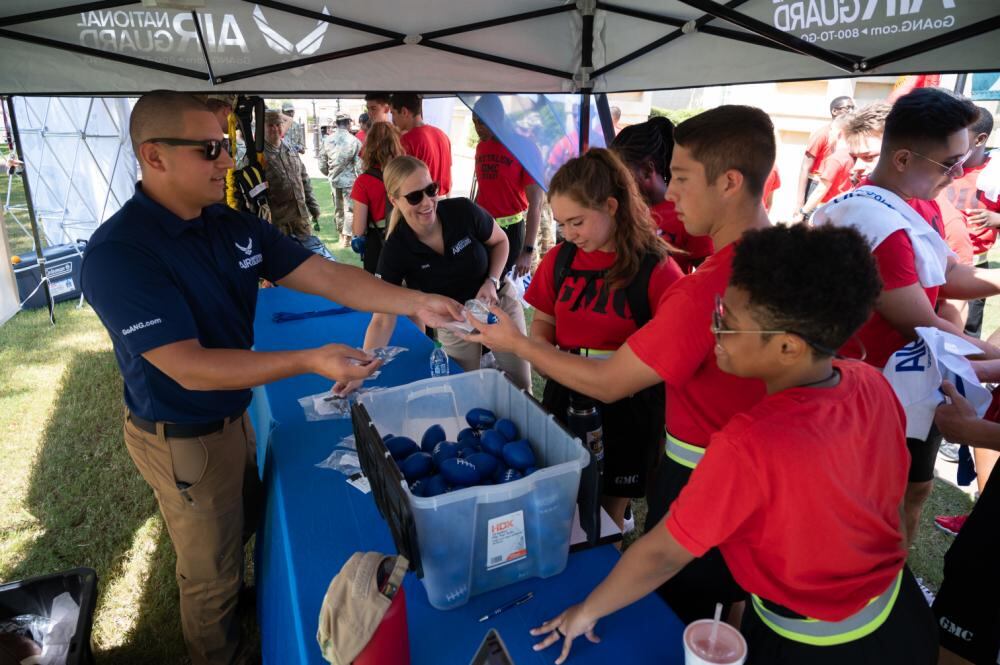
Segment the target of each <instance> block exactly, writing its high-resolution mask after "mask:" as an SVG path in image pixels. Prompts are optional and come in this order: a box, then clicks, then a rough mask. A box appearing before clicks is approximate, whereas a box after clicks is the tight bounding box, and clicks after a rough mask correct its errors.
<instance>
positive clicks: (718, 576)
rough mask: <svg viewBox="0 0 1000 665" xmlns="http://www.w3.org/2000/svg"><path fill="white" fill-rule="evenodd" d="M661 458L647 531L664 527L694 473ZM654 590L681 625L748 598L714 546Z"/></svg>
mask: <svg viewBox="0 0 1000 665" xmlns="http://www.w3.org/2000/svg"><path fill="white" fill-rule="evenodd" d="M660 455H661V459H660V464H659V466H657V468H656V476H655V478H654V480H653V483H652V487H651V488H650V491H649V496H648V497H647V501H646V503H647V506H648V511H647V513H646V531H651V530H653V529H665V528H666V527H665V526H664V525H663V524H662V520H663V517H664V516H665V515H666V514H667V510H668V509H669V508H670V504H672V503H673V502H674V499H676V498H677V496H678V495H679V494H680V493H681V490H682V489H683V488H684V486H685V485H687V482H688V479H690V478H691V472H692V471H693V469H689V468H687V467H686V466H682V465H680V464H678V463H677V462H675V461H673V460H671V459H670V458H669V457H667V456H666V455H665V454H663V453H660ZM656 591H657V593H658V594H660V597H662V598H663V600H665V601H666V602H667V604H668V605H670V609H672V610H673V611H674V613H675V614H676V615H677V616H678V617H679V618H680V620H681V621H683V622H684V623H691V622H692V621H695V620H697V619H710V618H711V617H712V616H713V615H714V614H715V604H716V603H722V604H723V605H726V606H729V605H732V604H733V603H736V602H739V601H741V600H746V599H747V594H746V592H745V591H743V589H741V588H740V585H739V584H737V583H736V580H734V579H733V576H732V574H731V573H730V572H729V567H728V566H727V565H726V562H725V560H724V559H723V558H722V553H721V552H719V549H718V548H716V547H713V548H712V549H710V550H709V551H707V552H705V554H704V555H703V556H701V557H699V558H697V559H694V560H693V561H691V563H689V564H688V565H686V566H684V568H683V569H682V570H681V571H680V572H679V573H677V574H676V575H674V576H673V577H672V578H671V579H670V581H669V582H667V583H666V584H664V585H663V586H661V587H660V588H659V589H657V590H656Z"/></svg>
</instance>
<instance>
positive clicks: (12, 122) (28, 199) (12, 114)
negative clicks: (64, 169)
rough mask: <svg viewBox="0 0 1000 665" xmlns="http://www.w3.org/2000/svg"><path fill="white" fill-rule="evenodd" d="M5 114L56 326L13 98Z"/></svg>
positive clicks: (52, 322)
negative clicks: (19, 165)
mask: <svg viewBox="0 0 1000 665" xmlns="http://www.w3.org/2000/svg"><path fill="white" fill-rule="evenodd" d="M7 112H8V114H9V115H10V130H11V134H13V138H14V149H15V150H17V155H18V157H19V158H20V159H21V162H22V166H21V184H22V185H23V186H24V200H25V203H26V204H27V208H28V220H29V221H30V222H31V237H32V240H34V242H35V256H36V257H38V278H39V279H40V280H41V282H42V286H43V288H44V289H45V300H46V302H48V304H49V322H50V323H51V324H52V325H55V324H56V305H55V300H54V299H53V298H52V289H51V288H50V287H49V277H48V272H47V270H46V267H45V252H44V251H43V250H42V238H41V236H40V235H39V233H38V220H37V219H36V218H35V204H34V203H33V202H32V200H31V186H30V185H29V183H28V163H27V162H26V161H25V160H24V151H23V150H22V149H21V133H20V132H19V131H18V128H17V113H16V112H15V111H14V97H13V96H9V97H7Z"/></svg>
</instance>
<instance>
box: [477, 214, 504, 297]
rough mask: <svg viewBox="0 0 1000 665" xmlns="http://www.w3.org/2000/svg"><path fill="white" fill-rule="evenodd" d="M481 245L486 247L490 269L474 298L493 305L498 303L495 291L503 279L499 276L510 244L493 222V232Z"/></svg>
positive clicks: (498, 226) (497, 225) (501, 230)
mask: <svg viewBox="0 0 1000 665" xmlns="http://www.w3.org/2000/svg"><path fill="white" fill-rule="evenodd" d="M483 244H484V245H486V253H487V255H488V256H489V266H490V267H489V270H487V274H486V279H485V280H484V281H483V284H482V286H480V287H479V291H478V292H477V293H476V298H477V299H479V300H482V301H483V302H485V303H487V304H490V305H493V304H495V303H497V302H498V301H499V296H498V295H497V291H499V290H500V278H501V277H503V275H502V274H501V273H502V272H503V267H504V266H505V265H506V264H507V253H508V251H509V249H510V242H509V241H508V240H507V234H506V233H504V232H503V229H502V228H500V225H499V224H497V223H496V222H493V230H492V231H491V232H490V237H489V238H488V239H487V240H486V242H485V243H483Z"/></svg>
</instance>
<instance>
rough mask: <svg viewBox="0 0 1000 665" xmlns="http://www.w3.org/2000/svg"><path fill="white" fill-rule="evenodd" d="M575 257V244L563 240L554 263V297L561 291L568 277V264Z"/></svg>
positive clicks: (571, 262)
mask: <svg viewBox="0 0 1000 665" xmlns="http://www.w3.org/2000/svg"><path fill="white" fill-rule="evenodd" d="M575 257H576V245H574V244H573V243H571V242H566V241H563V244H562V246H560V247H559V253H558V254H556V265H555V271H554V273H553V274H554V275H555V287H556V298H557V299H558V298H559V293H560V291H562V285H563V282H565V281H566V278H567V277H569V270H570V268H569V267H570V266H571V265H572V264H573V259H574V258H575Z"/></svg>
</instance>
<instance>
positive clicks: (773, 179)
mask: <svg viewBox="0 0 1000 665" xmlns="http://www.w3.org/2000/svg"><path fill="white" fill-rule="evenodd" d="M780 187H781V175H780V174H779V173H778V167H777V166H772V167H771V172H770V173H768V174H767V180H765V181H764V195H763V197H761V200H762V201H764V208H766V209H767V210H768V212H770V210H771V205H770V204H769V203H768V202H767V200H768V199H769V198H771V194H773V193H774V192H776V191H778V189H779V188H780Z"/></svg>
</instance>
